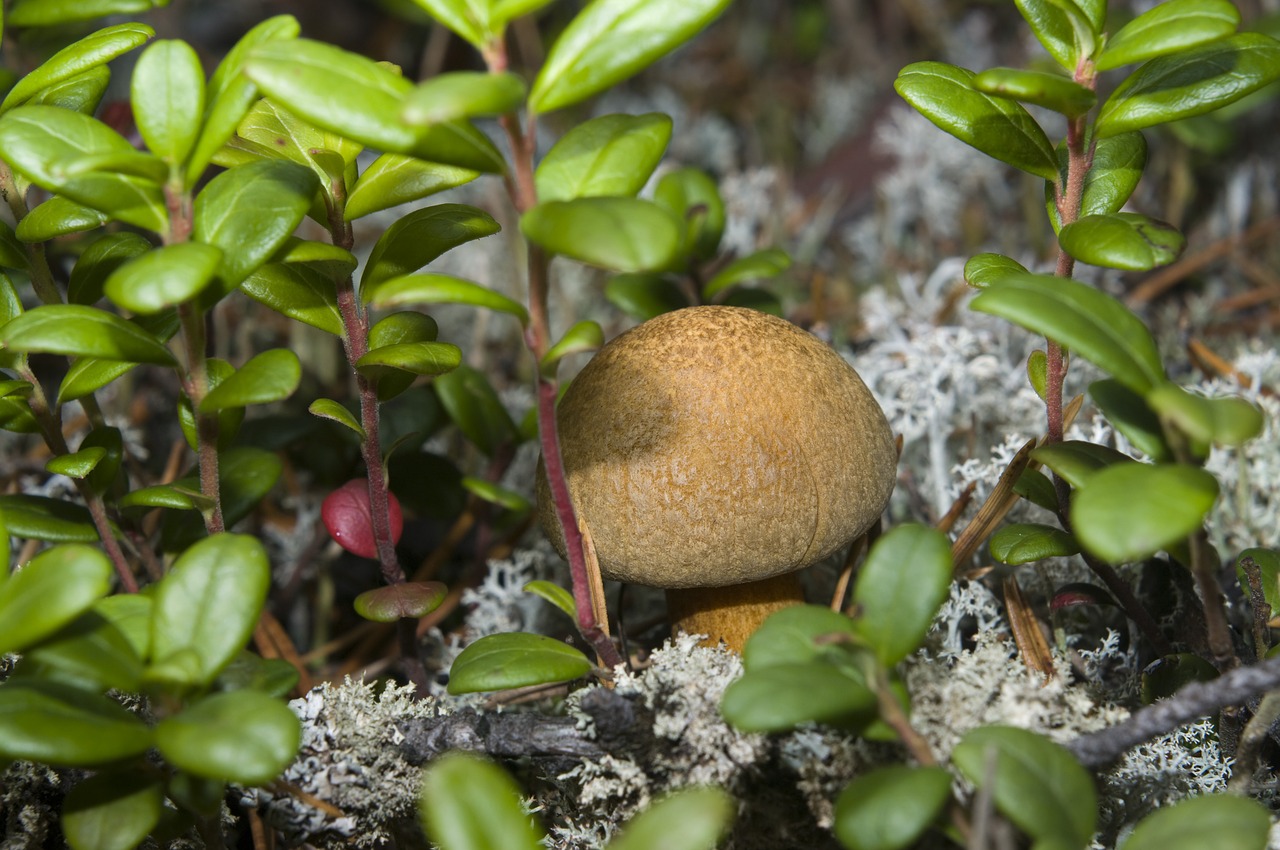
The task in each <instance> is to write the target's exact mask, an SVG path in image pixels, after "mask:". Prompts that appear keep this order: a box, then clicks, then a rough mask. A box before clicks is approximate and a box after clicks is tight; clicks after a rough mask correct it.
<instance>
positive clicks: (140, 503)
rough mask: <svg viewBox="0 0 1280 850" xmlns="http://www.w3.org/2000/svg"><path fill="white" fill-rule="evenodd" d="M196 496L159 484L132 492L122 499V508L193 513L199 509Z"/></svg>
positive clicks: (183, 490) (182, 489) (180, 489)
mask: <svg viewBox="0 0 1280 850" xmlns="http://www.w3.org/2000/svg"><path fill="white" fill-rule="evenodd" d="M196 502H197V500H196V499H195V494H192V493H190V492H188V491H186V490H185V489H184V488H178V487H172V486H170V485H168V484H157V485H155V486H153V487H141V488H139V489H137V490H130V491H129V492H128V493H126V494H125V495H124V496H122V497H121V498H120V507H122V508H172V509H174V510H180V511H193V510H196V509H197V508H198V505H197V504H196Z"/></svg>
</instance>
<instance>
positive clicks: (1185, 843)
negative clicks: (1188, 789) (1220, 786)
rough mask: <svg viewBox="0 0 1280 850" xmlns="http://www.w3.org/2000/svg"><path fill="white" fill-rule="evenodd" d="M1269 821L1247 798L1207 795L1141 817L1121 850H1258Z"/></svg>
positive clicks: (1264, 842)
mask: <svg viewBox="0 0 1280 850" xmlns="http://www.w3.org/2000/svg"><path fill="white" fill-rule="evenodd" d="M1270 829H1271V818H1270V817H1269V816H1268V814H1267V810H1266V809H1264V808H1263V807H1262V806H1260V805H1258V803H1257V802H1255V801H1254V800H1250V799H1248V798H1247V797H1237V796H1235V795H1232V794H1206V795H1204V796H1202V797H1189V798H1187V799H1185V800H1179V801H1178V802H1176V803H1174V804H1173V805H1171V806H1168V807H1165V808H1162V809H1157V810H1156V811H1155V812H1154V813H1152V814H1150V815H1148V816H1147V817H1145V818H1143V819H1142V820H1141V821H1140V822H1139V823H1138V826H1137V828H1136V829H1134V830H1133V832H1132V833H1131V834H1130V835H1129V838H1128V840H1126V841H1125V842H1124V843H1123V844H1122V845H1120V846H1121V847H1122V848H1123V850H1200V848H1204V847H1213V848H1215V850H1257V848H1259V847H1263V846H1265V845H1266V843H1267V834H1268V832H1269V831H1270Z"/></svg>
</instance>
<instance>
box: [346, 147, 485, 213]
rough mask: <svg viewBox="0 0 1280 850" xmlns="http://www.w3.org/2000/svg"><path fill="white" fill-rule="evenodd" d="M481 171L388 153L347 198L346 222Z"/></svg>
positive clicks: (449, 186) (440, 189) (459, 182)
mask: <svg viewBox="0 0 1280 850" xmlns="http://www.w3.org/2000/svg"><path fill="white" fill-rule="evenodd" d="M479 176H480V172H478V171H471V170H470V169H466V168H458V167H456V166H453V165H441V164H440V163H438V162H426V161H424V160H421V159H418V158H417V157H412V156H406V155H404V154H396V153H387V154H383V155H382V156H380V157H378V158H377V159H375V160H374V161H373V162H372V163H371V164H370V165H369V167H368V168H366V169H365V170H364V173H363V174H361V175H360V179H359V180H357V181H356V185H355V187H354V188H353V189H352V190H351V194H350V195H349V196H348V197H347V205H346V207H345V209H344V211H343V214H344V216H345V217H346V220H347V221H355V220H356V219H357V218H360V217H362V216H366V215H369V214H370V213H375V212H378V211H379V210H385V209H389V208H391V207H394V206H399V205H400V204H406V203H409V202H410V201H416V200H419V199H421V198H425V197H427V196H428V195H434V194H435V193H437V192H443V191H445V190H446V189H453V188H456V187H458V186H462V185H463V184H465V183H470V182H471V181H472V180H475V179H476V178H477V177H479Z"/></svg>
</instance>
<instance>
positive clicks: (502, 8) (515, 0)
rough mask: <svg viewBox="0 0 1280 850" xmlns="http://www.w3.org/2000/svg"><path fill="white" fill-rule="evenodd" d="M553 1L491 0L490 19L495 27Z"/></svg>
mask: <svg viewBox="0 0 1280 850" xmlns="http://www.w3.org/2000/svg"><path fill="white" fill-rule="evenodd" d="M424 2H429V0H424ZM551 2H552V0H490V7H491V11H490V13H489V14H490V20H491V21H492V22H493V25H494V26H495V27H501V26H503V25H505V24H506V23H507V22H508V21H510V20H513V19H515V18H518V17H522V16H524V15H532V14H533V13H534V12H536V11H538V10H539V9H541V8H542V7H543V6H546V5H548V4H549V3H551Z"/></svg>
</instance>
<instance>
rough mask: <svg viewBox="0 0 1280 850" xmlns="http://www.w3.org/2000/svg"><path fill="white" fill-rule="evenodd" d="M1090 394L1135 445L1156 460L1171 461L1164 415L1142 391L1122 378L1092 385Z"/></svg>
mask: <svg viewBox="0 0 1280 850" xmlns="http://www.w3.org/2000/svg"><path fill="white" fill-rule="evenodd" d="M1089 397H1090V398H1092V399H1093V403H1094V404H1096V405H1097V406H1098V409H1099V410H1101V411H1102V413H1103V415H1104V416H1106V417H1107V421H1109V422H1110V423H1111V425H1112V427H1113V428H1115V429H1116V431H1118V432H1119V433H1120V434H1121V435H1122V436H1123V437H1124V438H1125V439H1126V440H1128V441H1129V442H1130V443H1132V444H1133V447H1134V448H1136V449H1137V450H1138V451H1140V452H1142V453H1144V454H1145V455H1147V456H1148V457H1150V458H1151V459H1152V460H1156V461H1162V460H1169V459H1170V458H1171V457H1172V456H1173V452H1172V449H1170V448H1169V445H1168V443H1166V442H1165V438H1164V429H1163V427H1162V426H1161V425H1160V418H1159V417H1158V416H1156V414H1155V411H1153V410H1152V409H1151V407H1150V406H1149V405H1148V404H1147V402H1146V399H1145V398H1143V396H1142V395H1141V394H1140V393H1136V392H1134V391H1133V390H1131V389H1129V388H1128V387H1126V386H1125V385H1124V384H1122V383H1120V382H1119V381H1116V380H1113V379H1108V380H1104V381H1094V382H1093V383H1092V384H1090V385H1089Z"/></svg>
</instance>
